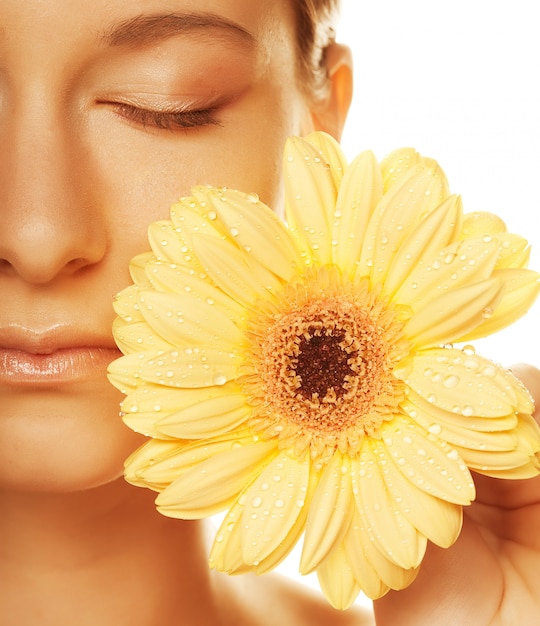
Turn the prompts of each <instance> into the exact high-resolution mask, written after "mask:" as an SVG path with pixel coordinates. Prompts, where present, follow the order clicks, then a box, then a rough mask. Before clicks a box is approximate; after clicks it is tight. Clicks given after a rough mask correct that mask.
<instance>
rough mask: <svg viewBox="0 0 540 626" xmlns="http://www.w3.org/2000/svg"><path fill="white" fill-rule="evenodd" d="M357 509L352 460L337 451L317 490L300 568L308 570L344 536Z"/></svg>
mask: <svg viewBox="0 0 540 626" xmlns="http://www.w3.org/2000/svg"><path fill="white" fill-rule="evenodd" d="M353 512H354V502H353V499H352V489H351V471H350V460H349V457H348V456H344V455H342V454H341V453H340V452H335V453H334V456H333V457H332V459H331V460H330V462H329V463H328V465H327V466H326V468H325V469H324V471H323V474H322V476H321V479H320V483H319V485H318V487H317V489H316V490H315V494H314V496H313V500H312V502H311V505H310V511H309V514H308V518H307V524H306V534H305V538H304V544H303V549H302V555H301V558H300V572H301V573H302V574H307V573H309V572H311V571H312V570H313V569H314V568H315V567H317V566H318V564H319V563H320V561H321V560H322V559H323V558H325V556H326V555H327V554H328V552H329V551H330V550H331V549H332V548H333V547H334V546H335V545H337V544H339V543H340V541H341V540H342V538H343V536H344V534H345V532H346V530H347V528H348V526H349V523H350V520H351V516H352V514H353Z"/></svg>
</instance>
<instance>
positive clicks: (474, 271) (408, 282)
mask: <svg viewBox="0 0 540 626" xmlns="http://www.w3.org/2000/svg"><path fill="white" fill-rule="evenodd" d="M498 250H499V248H498V245H497V242H496V241H494V240H493V239H491V240H489V241H484V240H483V239H471V240H467V241H465V242H459V243H454V244H451V245H449V246H448V247H446V248H443V249H441V250H439V251H438V252H437V253H436V254H435V255H434V256H432V257H426V258H424V259H422V260H421V262H419V263H418V264H417V265H416V266H415V267H414V268H413V270H412V271H411V273H410V274H409V275H408V276H407V277H406V278H405V280H404V282H403V284H402V285H401V286H400V287H399V288H398V290H397V292H396V295H395V297H394V299H395V300H396V301H397V302H400V303H401V304H407V305H408V306H410V307H411V308H412V309H413V310H415V311H420V310H421V309H422V308H424V307H425V306H426V304H428V303H429V302H431V301H433V300H434V299H436V298H437V297H439V296H441V295H443V294H445V293H447V292H448V291H450V290H453V289H458V288H460V287H466V286H467V285H472V284H474V283H479V282H481V281H482V280H486V279H488V278H490V277H491V276H492V274H493V268H494V267H495V263H496V261H497V255H498Z"/></svg>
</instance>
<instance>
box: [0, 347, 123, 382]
mask: <svg viewBox="0 0 540 626" xmlns="http://www.w3.org/2000/svg"><path fill="white" fill-rule="evenodd" d="M119 356H121V353H120V352H119V351H118V350H115V349H110V348H64V349H61V350H56V351H55V352H52V353H50V354H32V353H29V352H25V351H23V350H12V349H6V348H3V349H1V348H0V383H4V384H5V383H7V384H10V385H58V384H60V383H70V382H77V381H81V380H85V379H89V378H93V377H95V376H96V374H101V375H102V376H103V375H104V374H105V371H106V368H107V365H109V363H110V362H111V361H113V360H114V359H117V358H118V357H119Z"/></svg>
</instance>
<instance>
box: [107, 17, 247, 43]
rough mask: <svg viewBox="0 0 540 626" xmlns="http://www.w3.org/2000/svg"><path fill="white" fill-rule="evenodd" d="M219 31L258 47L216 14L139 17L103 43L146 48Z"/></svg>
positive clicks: (117, 27) (114, 30) (123, 24)
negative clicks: (180, 37) (167, 40)
mask: <svg viewBox="0 0 540 626" xmlns="http://www.w3.org/2000/svg"><path fill="white" fill-rule="evenodd" d="M210 30H219V31H221V33H222V35H223V36H224V37H225V38H227V39H237V40H239V41H240V42H244V43H247V44H249V45H250V46H251V45H253V44H254V43H255V38H254V36H253V35H252V34H251V33H250V32H249V31H248V30H246V29H245V28H243V27H242V26H241V25H240V24H237V23H236V22H233V21H231V20H229V19H227V18H225V17H223V16H221V15H215V14H214V13H199V12H195V13H159V14H151V15H137V16H136V17H133V18H130V19H127V20H125V21H123V22H119V23H118V24H116V25H115V26H113V27H112V28H111V29H110V30H109V31H107V32H106V33H105V34H104V36H103V38H102V39H103V40H104V41H105V43H106V44H108V45H109V46H128V47H137V46H147V45H151V44H155V43H159V42H160V41H163V40H165V39H168V38H170V37H174V36H176V35H180V34H185V33H193V32H205V31H210Z"/></svg>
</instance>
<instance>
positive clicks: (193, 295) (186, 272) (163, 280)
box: [138, 261, 246, 321]
mask: <svg viewBox="0 0 540 626" xmlns="http://www.w3.org/2000/svg"><path fill="white" fill-rule="evenodd" d="M146 271H147V273H148V276H149V279H150V281H151V283H152V286H153V287H154V289H156V290H157V291H165V292H171V293H177V294H179V295H181V296H182V297H185V296H186V294H189V296H190V299H195V300H198V301H199V302H200V303H204V304H205V305H209V306H212V307H214V308H215V309H219V311H220V314H221V315H225V316H226V317H227V318H229V319H230V320H235V321H239V320H242V319H243V318H244V317H245V315H246V311H245V309H244V308H243V307H242V306H241V305H240V304H238V302H236V301H235V300H233V299H232V298H230V297H229V296H228V295H227V294H226V293H224V292H223V291H222V290H221V289H218V288H217V287H216V286H215V285H214V284H212V282H211V281H209V280H208V277H207V276H206V275H205V274H201V275H196V274H194V273H193V270H191V269H189V268H186V267H184V266H182V265H177V264H176V263H164V262H162V261H154V262H150V263H148V264H147V268H146ZM138 308H139V307H138Z"/></svg>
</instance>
